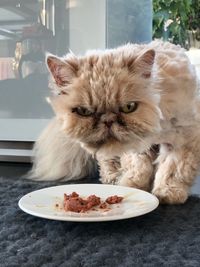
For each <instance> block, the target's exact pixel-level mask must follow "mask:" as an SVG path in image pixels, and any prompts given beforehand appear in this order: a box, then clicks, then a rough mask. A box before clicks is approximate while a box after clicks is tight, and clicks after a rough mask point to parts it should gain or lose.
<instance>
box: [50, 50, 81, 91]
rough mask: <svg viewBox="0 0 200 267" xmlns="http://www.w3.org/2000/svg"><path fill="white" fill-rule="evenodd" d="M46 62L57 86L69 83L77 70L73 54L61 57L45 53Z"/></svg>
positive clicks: (76, 62) (76, 60) (76, 61)
mask: <svg viewBox="0 0 200 267" xmlns="http://www.w3.org/2000/svg"><path fill="white" fill-rule="evenodd" d="M46 64H47V66H48V68H49V71H50V72H51V74H52V76H53V78H54V80H55V82H56V84H57V85H58V86H59V87H62V86H66V85H68V84H70V83H71V80H72V79H73V78H74V77H75V76H76V74H77V71H78V59H77V58H76V57H75V56H71V57H68V58H66V59H65V58H64V59H61V58H59V57H56V56H54V55H47V56H46Z"/></svg>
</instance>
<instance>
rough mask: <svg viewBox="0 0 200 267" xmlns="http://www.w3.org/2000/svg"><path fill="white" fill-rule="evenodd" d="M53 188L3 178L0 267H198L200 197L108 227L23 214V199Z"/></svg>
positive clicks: (107, 225) (103, 224)
mask: <svg viewBox="0 0 200 267" xmlns="http://www.w3.org/2000/svg"><path fill="white" fill-rule="evenodd" d="M93 182H95V181H93ZM50 185H53V184H52V183H36V182H31V181H26V180H22V179H19V178H18V179H17V178H11V177H10V178H0V266H1V267H14V266H16V267H18V266H20V267H21V266H27V267H36V266H38V267H54V266H55V267H58V266H61V267H103V266H104V267H106V266H108V267H118V266H120V267H126V266H130V267H134V266H137V267H140V266H142V267H143V266H144V267H147V266H148V267H150V266H155V267H157V266H169V267H173V266H174V267H175V266H187V267H190V266H191V267H197V266H198V267H199V266H200V199H199V198H197V197H190V199H189V200H188V202H187V203H186V204H185V205H181V206H162V207H159V208H158V209H157V210H155V211H154V212H152V213H150V214H148V215H145V216H141V217H138V218H134V219H128V220H124V221H115V222H104V223H72V222H59V221H50V220H45V219H40V218H36V217H33V216H31V215H28V214H25V213H23V212H22V211H21V210H19V208H18V206H17V202H18V200H19V199H20V197H22V196H23V195H24V194H26V193H28V192H30V191H32V190H35V189H39V188H43V187H46V186H50Z"/></svg>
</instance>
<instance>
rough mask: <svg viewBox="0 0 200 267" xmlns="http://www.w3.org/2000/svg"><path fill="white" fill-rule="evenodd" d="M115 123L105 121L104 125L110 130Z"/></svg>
mask: <svg viewBox="0 0 200 267" xmlns="http://www.w3.org/2000/svg"><path fill="white" fill-rule="evenodd" d="M113 122H114V121H104V124H105V125H106V126H107V127H108V128H110V127H111V126H112V124H113Z"/></svg>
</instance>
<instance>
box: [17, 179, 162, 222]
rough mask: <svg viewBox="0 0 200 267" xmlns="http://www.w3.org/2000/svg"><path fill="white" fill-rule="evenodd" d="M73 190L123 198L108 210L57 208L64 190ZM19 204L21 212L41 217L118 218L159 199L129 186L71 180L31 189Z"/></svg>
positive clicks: (153, 204)
mask: <svg viewBox="0 0 200 267" xmlns="http://www.w3.org/2000/svg"><path fill="white" fill-rule="evenodd" d="M72 192H77V193H78V194H79V195H80V196H81V197H87V196H89V195H92V194H95V195H96V196H99V197H101V200H102V201H103V200H105V199H106V198H107V197H108V196H112V195H118V196H122V197H124V199H123V201H122V202H121V203H118V204H114V205H110V207H111V209H110V210H108V211H106V210H98V211H92V210H91V211H88V212H85V213H76V212H70V211H69V212H66V211H64V210H63V209H62V208H60V207H61V206H62V201H63V194H64V193H66V194H70V193H72ZM18 204H19V207H20V208H21V209H22V210H23V211H24V212H26V213H29V214H31V215H34V216H38V217H41V218H46V219H52V220H61V221H76V222H96V221H113V220H121V219H127V218H131V217H136V216H139V215H143V214H146V213H148V212H150V211H152V210H154V209H155V208H157V206H158V204H159V201H158V199H157V198H156V197H155V196H154V195H152V194H150V193H147V192H145V191H142V190H139V189H135V188H131V187H124V186H117V185H105V184H75V185H74V184H73V185H61V186H54V187H48V188H44V189H40V190H37V191H34V192H31V193H29V194H27V195H25V196H23V197H22V198H21V199H20V200H19V203H18ZM56 204H59V208H57V207H56Z"/></svg>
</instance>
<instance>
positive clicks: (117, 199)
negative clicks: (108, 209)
mask: <svg viewBox="0 0 200 267" xmlns="http://www.w3.org/2000/svg"><path fill="white" fill-rule="evenodd" d="M122 200H123V197H119V196H117V195H114V196H110V197H108V198H107V199H106V203H108V204H116V203H120V202H121V201H122Z"/></svg>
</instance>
